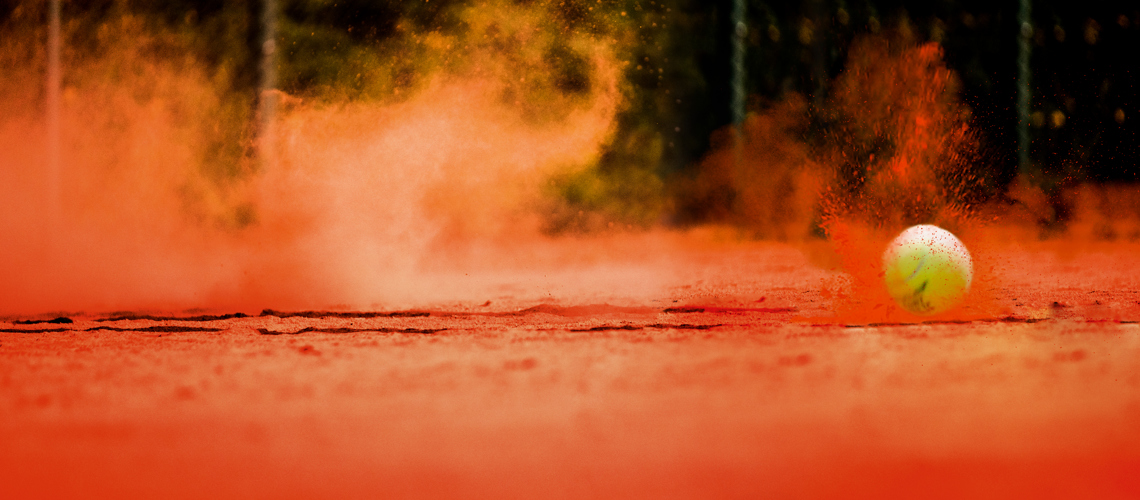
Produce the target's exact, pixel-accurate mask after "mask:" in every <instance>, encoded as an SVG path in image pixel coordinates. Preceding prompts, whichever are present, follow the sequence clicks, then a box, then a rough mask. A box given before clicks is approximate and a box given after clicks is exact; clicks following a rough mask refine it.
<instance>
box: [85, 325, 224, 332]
mask: <svg viewBox="0 0 1140 500" xmlns="http://www.w3.org/2000/svg"><path fill="white" fill-rule="evenodd" d="M98 330H106V331H109V332H143V333H188V332H220V331H222V330H224V328H205V327H199V326H148V327H145V328H116V327H113V326H96V327H94V328H88V329H86V330H83V331H85V332H94V331H98Z"/></svg>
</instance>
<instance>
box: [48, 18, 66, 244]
mask: <svg viewBox="0 0 1140 500" xmlns="http://www.w3.org/2000/svg"><path fill="white" fill-rule="evenodd" d="M59 2H60V0H51V4H50V7H49V11H48V50H47V56H48V60H47V83H46V85H47V88H46V89H45V90H46V97H47V99H46V100H47V102H46V106H45V108H46V109H45V110H44V111H45V113H46V115H47V116H46V119H47V163H48V164H47V202H48V210H49V214H50V216H51V218H52V222H53V223H55V222H57V221H56V220H55V219H57V218H58V217H59V214H60V205H61V203H62V195H61V192H60V191H61V188H60V183H61V181H62V179H61V177H62V172H60V170H61V166H60V163H61V162H60V147H61V145H62V144H61V140H60V117H59V115H60V85H61V81H62V75H61V72H60V62H59V52H60V40H59V37H60V34H59V31H60V29H59V15H60V14H59V11H60V6H59Z"/></svg>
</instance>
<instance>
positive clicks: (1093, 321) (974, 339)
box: [0, 242, 1140, 498]
mask: <svg viewBox="0 0 1140 500" xmlns="http://www.w3.org/2000/svg"><path fill="white" fill-rule="evenodd" d="M985 251H988V252H990V257H988V259H989V260H988V261H987V262H990V263H994V262H996V263H997V264H998V265H997V266H995V267H994V268H993V269H992V270H989V271H986V272H987V273H989V274H988V276H989V277H990V279H989V280H988V281H985V282H984V283H983V284H982V285H981V286H983V287H985V289H984V290H978V291H977V293H981V294H983V295H987V296H988V297H990V299H989V300H990V301H991V302H992V304H990V305H989V307H990V309H988V311H989V312H988V313H987V314H988V316H984V317H975V318H973V319H967V320H957V321H940V322H933V323H928V324H905V323H904V324H881V323H876V322H865V321H854V320H852V319H851V318H850V317H845V316H844V314H845V313H844V314H841V313H840V312H837V311H842V310H843V307H842V304H837V301H839V300H842V299H837V298H834V297H832V296H830V295H828V294H826V293H824V289H825V288H826V284H827V283H828V282H829V280H831V281H834V280H835V279H837V276H838V274H837V273H838V272H837V271H828V270H825V269H824V268H823V267H820V265H817V264H818V262H817V260H813V259H812V258H809V257H807V256H805V255H807V254H808V253H810V252H806V251H804V250H803V249H802V248H798V247H791V246H782V245H775V244H739V245H735V246H732V248H730V249H727V250H726V249H724V248H720V249H717V250H716V251H715V252H713V251H711V250H710V251H709V252H707V253H703V254H702V253H701V251H697V250H694V251H693V252H692V255H690V256H689V258H687V262H688V264H687V267H686V268H685V269H683V270H678V269H676V268H675V266H672V267H670V266H671V265H670V264H668V263H657V262H649V263H646V264H644V266H645V267H644V268H642V269H641V271H643V272H648V273H650V274H652V273H654V272H657V273H658V274H660V275H665V276H668V281H669V282H668V283H667V284H666V285H665V286H662V287H660V288H659V289H660V290H661V291H660V292H654V293H656V294H657V295H656V296H651V297H649V298H646V297H644V296H637V295H636V294H634V296H627V297H625V298H623V297H622V296H621V293H622V292H621V290H619V291H617V292H614V293H610V294H605V293H601V292H591V293H587V292H582V291H580V290H579V289H578V288H575V289H574V290H570V291H565V290H563V291H562V292H558V290H562V289H558V288H555V289H554V290H555V292H556V293H547V292H549V290H543V289H541V287H538V288H534V287H532V288H525V287H520V288H513V289H512V288H511V287H510V286H507V285H503V286H501V287H500V288H499V290H500V291H499V292H497V293H493V294H491V293H489V294H488V295H487V296H486V297H480V298H479V299H472V300H471V301H469V302H452V303H424V304H419V305H416V306H415V307H398V308H395V309H390V310H385V309H382V308H381V309H378V310H375V311H367V312H365V313H359V312H349V311H342V310H335V311H331V312H303V311H266V312H264V313H262V312H261V311H258V310H252V311H243V313H245V314H247V315H248V316H245V317H232V316H220V315H224V314H232V313H235V312H237V311H197V312H181V311H174V312H171V311H159V312H153V311H151V312H132V313H129V314H127V313H109V312H108V313H82V314H81V313H70V314H69V317H70V318H71V319H72V320H73V321H74V322H72V323H26V322H22V323H17V321H20V320H30V319H31V320H35V319H51V318H52V317H54V316H52V315H48V316H37V317H30V316H18V317H17V316H13V317H8V318H4V320H3V321H0V330H2V333H0V414H2V415H3V418H2V419H0V497H3V498H127V497H149V498H381V497H393V498H439V497H459V498H585V497H630V498H693V497H713V498H820V497H823V498H828V497H830V498H853V497H861V498H1138V497H1140V323H1138V321H1140V272H1138V271H1137V270H1138V269H1140V246H1137V245H1133V244H1110V243H1103V244H1087V245H1077V246H1074V245H1072V244H1064V243H1050V242H1034V243H1030V244H1007V245H1004V246H1000V247H995V248H991V249H988V250H985ZM983 257H984V256H983ZM654 266H660V268H654ZM583 276H591V274H590V273H583ZM508 285H509V283H508ZM586 288H588V287H586ZM636 288H637V286H636V283H634V284H627V286H626V287H625V288H623V289H622V290H630V289H636ZM512 290H513V291H512ZM627 295H628V294H627ZM298 313H300V314H298ZM856 316H857V315H856Z"/></svg>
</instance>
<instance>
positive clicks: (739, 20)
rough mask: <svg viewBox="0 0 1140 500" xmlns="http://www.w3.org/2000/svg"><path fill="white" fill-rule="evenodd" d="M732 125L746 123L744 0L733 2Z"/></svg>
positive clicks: (746, 27)
mask: <svg viewBox="0 0 1140 500" xmlns="http://www.w3.org/2000/svg"><path fill="white" fill-rule="evenodd" d="M732 27H733V31H732V104H731V105H732V124H733V125H735V126H736V127H737V128H738V129H739V128H740V125H741V124H742V123H744V39H745V38H746V37H747V36H748V25H746V24H744V0H733V2H732Z"/></svg>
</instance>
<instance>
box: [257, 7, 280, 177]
mask: <svg viewBox="0 0 1140 500" xmlns="http://www.w3.org/2000/svg"><path fill="white" fill-rule="evenodd" d="M276 54H277V0H264V3H263V5H262V11H261V83H260V86H259V92H258V102H257V108H258V109H257V115H258V120H259V123H258V140H259V144H258V146H259V148H258V149H259V150H258V154H259V155H260V157H261V158H260V159H261V164H262V167H263V168H271V167H272V166H273V164H274V163H275V158H276V156H275V154H274V151H275V148H276V143H275V140H274V139H275V134H274V125H273V124H274V121H275V120H276V117H277V95H276V93H275V88H276V87H277V57H276Z"/></svg>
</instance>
